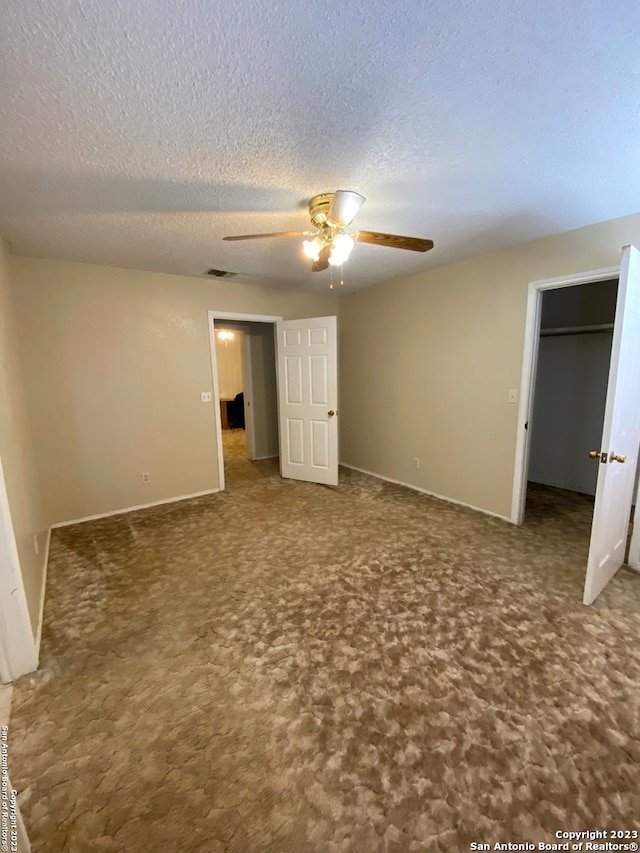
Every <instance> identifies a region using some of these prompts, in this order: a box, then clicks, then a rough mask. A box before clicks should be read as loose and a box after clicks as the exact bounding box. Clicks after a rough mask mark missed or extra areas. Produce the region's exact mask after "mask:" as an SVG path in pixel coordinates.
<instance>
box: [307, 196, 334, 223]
mask: <svg viewBox="0 0 640 853" xmlns="http://www.w3.org/2000/svg"><path fill="white" fill-rule="evenodd" d="M334 197H335V193H320V195H314V197H313V198H312V199H311V200H310V201H309V217H310V219H311V222H312V223H313V224H314V225H315V226H316V228H320V227H321V226H322V225H324V223H325V222H326V221H327V214H328V213H329V208H330V207H331V202H332V201H333V199H334Z"/></svg>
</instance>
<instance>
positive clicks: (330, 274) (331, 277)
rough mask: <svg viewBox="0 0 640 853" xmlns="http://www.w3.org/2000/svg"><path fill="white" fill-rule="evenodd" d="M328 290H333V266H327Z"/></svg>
mask: <svg viewBox="0 0 640 853" xmlns="http://www.w3.org/2000/svg"><path fill="white" fill-rule="evenodd" d="M329 290H333V266H330V267H329Z"/></svg>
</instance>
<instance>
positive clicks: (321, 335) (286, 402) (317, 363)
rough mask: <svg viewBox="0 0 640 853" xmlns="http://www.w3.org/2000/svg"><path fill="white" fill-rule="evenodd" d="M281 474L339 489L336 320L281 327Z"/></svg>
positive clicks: (320, 319)
mask: <svg viewBox="0 0 640 853" xmlns="http://www.w3.org/2000/svg"><path fill="white" fill-rule="evenodd" d="M276 326H277V341H278V347H277V362H278V402H279V412H280V473H281V474H282V476H283V477H289V478H291V479H293V480H307V481H308V482H311V483H325V484H327V485H330V486H336V485H337V484H338V354H337V326H336V318H335V317H314V318H312V319H309V320H281V321H279V322H278V323H277V324H276Z"/></svg>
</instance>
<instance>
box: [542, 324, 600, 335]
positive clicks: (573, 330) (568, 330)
mask: <svg viewBox="0 0 640 853" xmlns="http://www.w3.org/2000/svg"><path fill="white" fill-rule="evenodd" d="M612 331H613V323H601V324H600V325H599V326H560V327H559V328H557V329H540V337H541V338H551V337H555V336H556V335H596V334H598V332H612Z"/></svg>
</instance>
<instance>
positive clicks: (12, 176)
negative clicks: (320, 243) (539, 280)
mask: <svg viewBox="0 0 640 853" xmlns="http://www.w3.org/2000/svg"><path fill="white" fill-rule="evenodd" d="M639 30H640V15H639V13H638V8H637V5H636V4H633V3H628V2H622V0H613V2H611V3H607V4H604V3H588V4H583V5H582V6H581V8H580V10H579V14H568V13H567V10H566V8H565V7H564V6H563V4H559V3H557V2H556V0H533V2H529V3H518V4H513V3H509V2H506V0H498V2H495V3H492V5H491V9H490V10H487V6H486V3H483V2H480V0H458V2H454V3H451V2H438V3H424V2H422V0H410V2H407V3H399V4H389V3H388V2H387V0H367V2H364V0H351V2H347V3H345V2H338V0H328V2H326V0H308V1H307V2H305V3H298V2H295V0H276V2H272V3H264V2H262V0H237V2H233V3H221V2H220V3H212V2H210V0H177V2H176V0H147V2H143V3H131V2H127V0H110V2H102V0H67V1H66V2H60V0H37V2H24V0H4V2H3V6H2V17H1V21H0V77H1V79H2V81H3V84H2V87H0V116H1V121H0V234H2V235H4V236H5V237H6V238H8V239H9V240H10V241H11V244H12V247H13V250H14V251H15V252H16V253H17V254H27V255H37V256H43V257H51V258H62V259H67V260H80V261H88V262H93V263H101V264H108V265H111V266H121V267H132V268H141V269H149V270H157V271H164V272H173V273H180V274H192V275H199V274H201V273H202V272H203V271H204V270H205V269H207V268H209V267H211V266H213V267H217V268H221V269H230V270H232V271H235V272H240V273H245V274H248V275H250V276H252V277H254V278H255V280H260V277H262V276H264V277H265V280H266V283H267V284H271V285H276V286H289V287H299V286H304V285H305V284H307V285H309V284H310V283H311V282H313V286H318V284H319V281H318V279H319V276H312V275H311V273H310V272H309V269H308V263H307V262H306V261H305V260H304V259H303V257H302V254H301V251H300V247H299V245H298V244H297V243H296V242H295V241H290V240H280V241H257V242H253V243H243V244H225V243H223V242H222V241H221V238H222V236H224V235H225V234H234V233H236V234H237V233H248V232H260V231H278V230H291V229H294V230H297V229H301V228H302V229H304V228H306V227H307V226H308V219H307V216H306V209H305V201H306V200H307V199H308V198H309V197H310V196H312V195H314V194H315V193H318V192H326V191H330V190H333V189H337V188H347V189H355V190H358V191H359V192H362V193H364V194H365V195H366V196H367V197H368V201H367V204H366V205H365V206H364V208H363V209H362V211H361V213H360V215H359V216H358V219H357V224H358V225H360V227H362V228H367V229H372V230H383V231H390V232H392V233H402V234H409V235H415V236H419V237H431V238H433V239H434V240H435V242H436V249H435V250H434V251H433V252H431V253H428V254H427V255H425V256H422V255H416V254H414V253H410V252H400V251H393V250H391V249H385V248H380V247H375V246H367V245H359V246H357V247H356V249H355V251H354V255H353V260H352V262H351V263H350V264H349V277H348V281H347V289H354V288H357V287H362V286H365V285H367V284H371V283H374V282H376V281H382V280H384V279H389V278H395V277H397V276H400V275H406V274H409V273H412V272H418V271H421V270H424V269H427V268H429V267H430V266H434V265H440V264H443V263H447V262H450V261H452V260H456V259H459V258H463V257H469V256H472V255H475V254H480V253H483V252H486V251H489V250H491V249H495V248H500V247H504V246H507V245H513V244H515V243H519V242H522V241H524V240H528V239H533V238H534V237H539V236H543V235H547V234H550V233H556V232H559V231H563V230H567V229H571V228H576V227H579V226H582V225H586V224H589V223H592V222H597V221H601V220H604V219H608V218H612V217H617V216H622V215H625V214H628V213H632V212H635V211H637V209H638V202H637V199H638V197H640V174H638V170H637V169H634V168H633V164H634V163H635V161H636V153H637V152H636V140H637V138H638V135H639V132H640V115H639V113H638V110H637V109H636V103H635V101H636V98H635V93H636V89H637V85H636V84H637V79H636V72H637V62H636V55H637V42H638V35H639ZM251 280H254V279H251Z"/></svg>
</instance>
